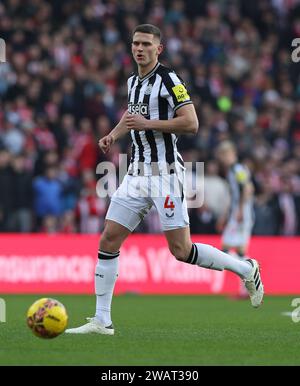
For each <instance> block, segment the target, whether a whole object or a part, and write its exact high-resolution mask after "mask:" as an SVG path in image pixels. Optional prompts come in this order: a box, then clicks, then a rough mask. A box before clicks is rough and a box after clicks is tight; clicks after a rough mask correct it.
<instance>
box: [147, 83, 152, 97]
mask: <svg viewBox="0 0 300 386" xmlns="http://www.w3.org/2000/svg"><path fill="white" fill-rule="evenodd" d="M152 87H153V86H152V84H149V85H148V86H147V88H146V90H145V95H150V94H151V92H152Z"/></svg>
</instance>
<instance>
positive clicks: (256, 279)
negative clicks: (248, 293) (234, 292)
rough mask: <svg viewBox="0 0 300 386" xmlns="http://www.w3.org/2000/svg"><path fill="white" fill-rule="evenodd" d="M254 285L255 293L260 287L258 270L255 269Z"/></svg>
mask: <svg viewBox="0 0 300 386" xmlns="http://www.w3.org/2000/svg"><path fill="white" fill-rule="evenodd" d="M254 283H255V288H256V291H257V290H258V288H259V286H260V284H261V281H260V275H259V270H258V268H256V271H255V273H254Z"/></svg>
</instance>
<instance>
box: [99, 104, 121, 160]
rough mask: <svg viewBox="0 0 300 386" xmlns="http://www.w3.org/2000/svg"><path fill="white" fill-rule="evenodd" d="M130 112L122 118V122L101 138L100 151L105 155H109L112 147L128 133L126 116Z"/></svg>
mask: <svg viewBox="0 0 300 386" xmlns="http://www.w3.org/2000/svg"><path fill="white" fill-rule="evenodd" d="M127 114H128V112H127V111H126V112H125V113H124V114H123V115H122V118H121V119H120V122H119V123H118V124H117V125H116V126H115V128H114V129H113V130H112V131H111V132H110V133H109V134H108V135H106V136H105V137H103V138H101V139H100V140H99V142H98V145H99V147H100V149H101V150H102V151H103V153H104V154H105V153H107V152H108V151H109V150H110V148H111V146H112V145H113V144H114V143H115V142H116V141H117V140H118V139H120V138H121V137H123V136H124V135H125V134H127V133H128V130H127V125H126V116H127Z"/></svg>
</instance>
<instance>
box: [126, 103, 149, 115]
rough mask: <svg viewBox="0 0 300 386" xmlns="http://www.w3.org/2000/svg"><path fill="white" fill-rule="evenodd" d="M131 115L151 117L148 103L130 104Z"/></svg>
mask: <svg viewBox="0 0 300 386" xmlns="http://www.w3.org/2000/svg"><path fill="white" fill-rule="evenodd" d="M128 112H129V114H141V115H144V116H147V115H149V105H148V104H147V103H142V102H139V103H132V102H130V103H128Z"/></svg>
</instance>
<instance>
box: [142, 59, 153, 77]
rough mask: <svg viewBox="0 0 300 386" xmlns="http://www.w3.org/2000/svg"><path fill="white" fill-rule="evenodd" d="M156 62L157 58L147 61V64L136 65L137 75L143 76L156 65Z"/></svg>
mask: <svg viewBox="0 0 300 386" xmlns="http://www.w3.org/2000/svg"><path fill="white" fill-rule="evenodd" d="M157 63H158V60H157V61H156V62H151V63H149V64H148V65H147V66H138V73H139V77H140V78H144V77H145V76H146V75H147V74H149V73H150V72H151V71H152V70H153V69H154V68H155V67H156V65H157Z"/></svg>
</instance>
